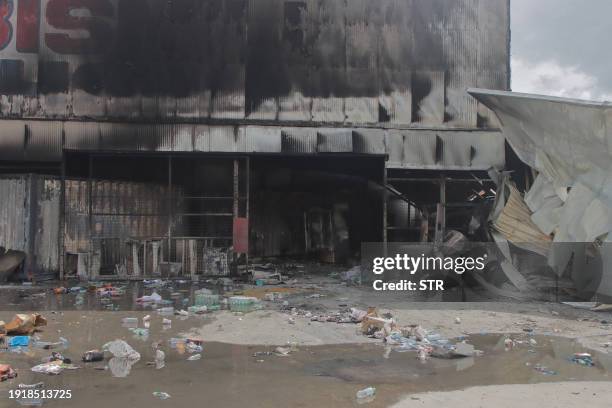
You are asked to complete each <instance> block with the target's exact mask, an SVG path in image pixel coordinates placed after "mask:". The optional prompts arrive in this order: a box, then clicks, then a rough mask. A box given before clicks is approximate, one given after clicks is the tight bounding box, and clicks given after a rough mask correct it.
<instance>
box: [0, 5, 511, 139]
mask: <svg viewBox="0 0 612 408" xmlns="http://www.w3.org/2000/svg"><path fill="white" fill-rule="evenodd" d="M508 66H509V0H376V1H373V0H350V1H347V0H19V1H13V0H0V95H1V96H0V117H4V118H9V117H20V118H57V119H66V118H95V119H114V120H118V119H120V120H136V121H151V120H162V121H180V120H186V121H196V120H197V121H211V120H228V121H235V120H252V121H257V120H259V121H274V122H276V121H281V122H289V121H296V122H326V123H331V122H333V123H336V122H337V123H372V124H377V123H384V124H386V125H388V126H393V125H401V126H409V125H412V126H418V127H422V126H443V127H462V128H464V127H468V128H476V127H488V126H489V125H490V122H489V117H490V116H489V115H490V114H489V112H488V111H487V110H486V108H484V107H482V106H480V105H479V104H478V102H476V101H475V100H473V99H471V97H469V95H468V94H467V93H466V92H465V89H466V88H467V87H470V86H472V87H482V88H489V89H507V88H508V83H509V69H508Z"/></svg>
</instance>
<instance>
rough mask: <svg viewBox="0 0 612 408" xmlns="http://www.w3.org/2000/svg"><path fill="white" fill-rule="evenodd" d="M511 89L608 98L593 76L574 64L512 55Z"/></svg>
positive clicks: (542, 93) (593, 98) (609, 98)
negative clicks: (539, 60) (568, 64)
mask: <svg viewBox="0 0 612 408" xmlns="http://www.w3.org/2000/svg"><path fill="white" fill-rule="evenodd" d="M512 90H513V91H515V92H525V93H534V94H541V95H551V96H560V97H564V98H577V99H585V100H592V101H603V100H608V101H612V95H610V94H606V93H604V92H602V91H601V88H600V87H599V84H598V81H597V78H596V77H594V76H592V75H589V74H587V73H585V72H583V71H581V70H580V69H579V68H577V67H575V66H563V65H561V64H559V63H558V62H556V61H552V60H551V61H543V62H536V63H533V62H528V61H525V60H523V59H521V58H516V57H513V58H512Z"/></svg>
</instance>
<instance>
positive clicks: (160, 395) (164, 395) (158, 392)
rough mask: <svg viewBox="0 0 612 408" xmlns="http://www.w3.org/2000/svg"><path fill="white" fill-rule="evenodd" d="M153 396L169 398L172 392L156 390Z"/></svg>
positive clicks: (162, 398)
mask: <svg viewBox="0 0 612 408" xmlns="http://www.w3.org/2000/svg"><path fill="white" fill-rule="evenodd" d="M153 396H154V397H157V398H159V399H161V400H167V399H168V398H170V397H171V395H170V394H168V393H167V392H161V391H155V392H154V393H153Z"/></svg>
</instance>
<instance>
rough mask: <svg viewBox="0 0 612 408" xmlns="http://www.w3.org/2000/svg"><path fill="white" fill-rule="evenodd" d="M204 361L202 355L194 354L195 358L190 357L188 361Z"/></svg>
mask: <svg viewBox="0 0 612 408" xmlns="http://www.w3.org/2000/svg"><path fill="white" fill-rule="evenodd" d="M200 359H202V355H201V354H194V355H193V356H191V357H189V358H188V359H187V361H198V360H200Z"/></svg>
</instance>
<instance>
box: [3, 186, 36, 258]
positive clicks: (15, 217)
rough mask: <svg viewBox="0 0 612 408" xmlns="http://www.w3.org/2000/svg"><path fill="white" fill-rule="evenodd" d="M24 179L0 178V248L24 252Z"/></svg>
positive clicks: (26, 187) (25, 241)
mask: <svg viewBox="0 0 612 408" xmlns="http://www.w3.org/2000/svg"><path fill="white" fill-rule="evenodd" d="M28 191H29V190H28V181H27V178H26V177H15V178H0V246H2V247H4V248H6V249H15V250H19V251H25V250H26V249H27V248H26V246H27V233H26V228H27V218H28V209H27V200H28Z"/></svg>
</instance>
